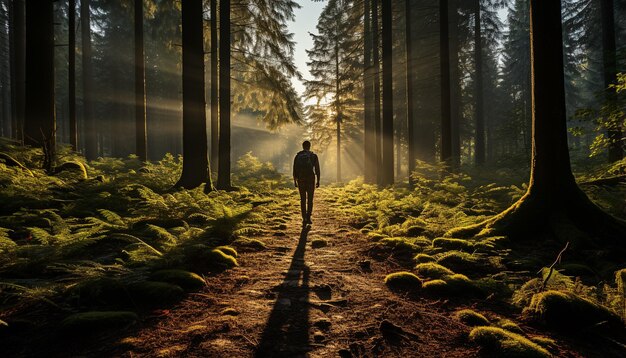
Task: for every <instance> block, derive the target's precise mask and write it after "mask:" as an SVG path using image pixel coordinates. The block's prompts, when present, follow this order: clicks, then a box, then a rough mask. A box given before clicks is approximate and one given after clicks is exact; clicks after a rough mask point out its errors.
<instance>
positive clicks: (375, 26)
mask: <svg viewBox="0 0 626 358" xmlns="http://www.w3.org/2000/svg"><path fill="white" fill-rule="evenodd" d="M371 1H372V26H371V31H372V44H373V48H372V75H373V78H374V133H375V137H376V138H375V139H376V144H375V145H374V147H375V148H376V161H375V163H376V183H377V184H378V185H381V184H382V181H383V172H384V170H383V168H382V128H381V118H380V56H379V46H380V40H379V36H378V30H379V28H380V27H379V21H378V5H379V3H380V0H371Z"/></svg>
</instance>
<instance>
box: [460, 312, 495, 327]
mask: <svg viewBox="0 0 626 358" xmlns="http://www.w3.org/2000/svg"><path fill="white" fill-rule="evenodd" d="M454 317H455V318H456V319H458V320H459V321H461V322H463V323H465V324H466V325H468V326H470V327H475V326H489V325H491V322H489V320H488V319H487V318H486V317H485V316H483V315H482V314H480V313H478V312H476V311H473V310H470V309H465V310H460V311H457V312H456V313H455V314H454Z"/></svg>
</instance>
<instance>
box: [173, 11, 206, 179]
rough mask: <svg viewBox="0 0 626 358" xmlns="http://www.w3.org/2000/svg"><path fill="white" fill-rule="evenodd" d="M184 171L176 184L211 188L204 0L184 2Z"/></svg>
mask: <svg viewBox="0 0 626 358" xmlns="http://www.w3.org/2000/svg"><path fill="white" fill-rule="evenodd" d="M181 12H182V29H183V33H182V37H183V172H182V174H181V177H180V179H179V180H178V182H177V183H176V185H175V186H176V187H183V188H187V189H192V188H196V187H198V186H200V185H202V184H204V183H206V184H207V186H206V188H207V189H211V188H212V186H211V175H210V172H209V158H208V153H207V151H208V145H207V128H206V110H205V98H204V40H203V20H202V0H185V1H183V2H182V9H181Z"/></svg>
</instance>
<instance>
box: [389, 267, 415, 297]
mask: <svg viewBox="0 0 626 358" xmlns="http://www.w3.org/2000/svg"><path fill="white" fill-rule="evenodd" d="M385 284H386V285H387V287H389V289H390V290H392V291H396V292H415V291H417V290H419V289H420V288H422V280H420V279H419V277H417V276H415V275H414V274H412V273H410V272H406V271H401V272H394V273H391V274H389V275H387V277H385Z"/></svg>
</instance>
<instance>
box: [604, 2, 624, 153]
mask: <svg viewBox="0 0 626 358" xmlns="http://www.w3.org/2000/svg"><path fill="white" fill-rule="evenodd" d="M614 9H615V7H614V3H613V0H602V1H600V12H601V14H602V52H603V56H602V58H603V63H604V91H605V93H606V95H605V99H606V102H608V103H614V102H615V99H616V98H615V93H614V90H613V89H609V86H610V85H612V84H615V82H616V80H617V78H616V77H617V58H616V52H615V51H616V50H615V47H616V46H615V14H614ZM620 120H621V118H620ZM622 131H623V128H622V126H621V123H620V121H614V122H612V123H610V128H609V130H608V133H607V134H608V137H609V162H610V163H613V162H616V161H618V160H621V159H622V158H623V157H624V151H623V149H622V145H623V144H622V138H623V132H622Z"/></svg>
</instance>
